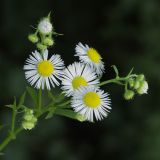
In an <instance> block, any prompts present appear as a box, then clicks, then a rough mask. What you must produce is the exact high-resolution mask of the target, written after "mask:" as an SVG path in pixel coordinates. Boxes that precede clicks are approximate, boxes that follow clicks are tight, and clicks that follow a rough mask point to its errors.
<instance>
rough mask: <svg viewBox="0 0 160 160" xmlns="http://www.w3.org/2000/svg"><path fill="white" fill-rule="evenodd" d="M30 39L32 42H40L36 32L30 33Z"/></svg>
mask: <svg viewBox="0 0 160 160" xmlns="http://www.w3.org/2000/svg"><path fill="white" fill-rule="evenodd" d="M28 39H29V41H31V42H32V43H37V42H38V37H37V35H35V34H30V35H29V36H28Z"/></svg>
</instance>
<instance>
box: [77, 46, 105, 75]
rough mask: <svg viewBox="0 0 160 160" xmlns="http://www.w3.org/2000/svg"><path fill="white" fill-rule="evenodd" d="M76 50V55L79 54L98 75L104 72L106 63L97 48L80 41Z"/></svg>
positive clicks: (82, 60) (83, 61)
mask: <svg viewBox="0 0 160 160" xmlns="http://www.w3.org/2000/svg"><path fill="white" fill-rule="evenodd" d="M75 51H76V54H75V56H79V59H80V61H81V62H82V63H85V64H87V65H89V66H90V67H91V68H93V69H94V70H95V71H96V73H97V74H98V75H102V73H103V72H104V63H103V62H102V57H101V55H100V54H99V53H98V52H97V50H96V49H94V48H90V47H89V46H88V45H85V46H84V45H83V44H82V43H78V45H77V46H76V48H75Z"/></svg>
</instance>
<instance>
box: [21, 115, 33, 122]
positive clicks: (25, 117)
mask: <svg viewBox="0 0 160 160" xmlns="http://www.w3.org/2000/svg"><path fill="white" fill-rule="evenodd" d="M33 117H34V115H33V114H25V115H24V117H23V118H24V119H25V120H26V121H30V120H31V119H32V118H33Z"/></svg>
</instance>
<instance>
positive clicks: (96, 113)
mask: <svg viewBox="0 0 160 160" xmlns="http://www.w3.org/2000/svg"><path fill="white" fill-rule="evenodd" d="M71 105H72V107H73V109H74V110H75V112H78V113H80V114H81V115H84V116H85V117H86V119H87V120H89V121H91V122H93V120H94V117H95V118H96V120H102V119H103V118H104V117H107V115H108V112H109V110H110V109H111V107H110V105H111V101H110V98H109V97H108V94H107V93H104V91H102V90H100V89H98V88H96V87H94V86H86V87H81V88H80V89H78V90H76V91H75V92H74V95H73V98H72V101H71Z"/></svg>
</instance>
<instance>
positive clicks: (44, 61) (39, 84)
mask: <svg viewBox="0 0 160 160" xmlns="http://www.w3.org/2000/svg"><path fill="white" fill-rule="evenodd" d="M63 68H64V62H63V61H62V59H61V57H60V55H52V57H51V58H50V59H48V50H44V52H43V54H42V55H41V54H40V53H39V52H37V51H35V52H33V53H32V55H30V57H29V58H28V59H27V60H26V64H25V65H24V70H25V76H26V79H27V80H28V82H29V83H30V84H31V85H34V86H35V87H36V88H37V89H40V88H42V89H44V88H45V86H46V87H47V89H48V90H50V88H51V87H50V84H51V85H52V86H53V87H55V85H59V82H58V81H57V79H60V76H61V72H62V70H63ZM56 78H57V79H56Z"/></svg>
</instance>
